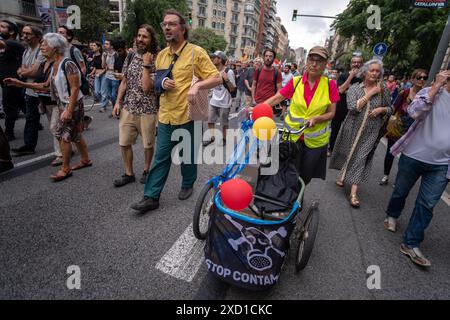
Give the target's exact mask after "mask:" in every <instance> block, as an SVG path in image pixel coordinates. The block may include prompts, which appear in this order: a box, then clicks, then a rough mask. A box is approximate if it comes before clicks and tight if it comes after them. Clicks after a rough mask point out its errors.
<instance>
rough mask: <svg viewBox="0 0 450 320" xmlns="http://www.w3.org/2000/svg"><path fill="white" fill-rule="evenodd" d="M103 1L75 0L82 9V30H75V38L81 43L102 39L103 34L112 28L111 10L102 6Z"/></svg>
mask: <svg viewBox="0 0 450 320" xmlns="http://www.w3.org/2000/svg"><path fill="white" fill-rule="evenodd" d="M102 2H103V1H102V0H75V1H73V3H74V4H75V5H77V6H79V7H80V13H81V17H80V19H81V20H80V21H81V29H80V30H75V36H76V38H77V39H78V41H80V42H81V43H88V42H89V41H92V40H96V41H100V40H101V39H102V34H103V33H105V32H106V31H107V30H108V28H109V27H110V21H111V17H110V13H109V8H108V7H104V6H103V5H102Z"/></svg>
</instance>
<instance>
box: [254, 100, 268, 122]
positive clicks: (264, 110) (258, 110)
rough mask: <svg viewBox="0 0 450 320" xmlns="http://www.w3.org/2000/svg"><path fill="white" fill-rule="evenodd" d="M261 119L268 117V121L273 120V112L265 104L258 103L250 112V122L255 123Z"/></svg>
mask: <svg viewBox="0 0 450 320" xmlns="http://www.w3.org/2000/svg"><path fill="white" fill-rule="evenodd" d="M261 117H269V118H270V119H272V118H273V110H272V107H271V106H269V105H268V104H267V103H260V104H257V105H256V106H255V108H254V109H253V112H252V120H253V121H256V120H257V119H258V118H261Z"/></svg>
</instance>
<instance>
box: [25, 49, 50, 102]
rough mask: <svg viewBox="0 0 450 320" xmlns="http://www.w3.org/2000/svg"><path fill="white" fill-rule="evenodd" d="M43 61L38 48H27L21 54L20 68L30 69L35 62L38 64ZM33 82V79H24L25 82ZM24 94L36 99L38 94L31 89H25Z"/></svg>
mask: <svg viewBox="0 0 450 320" xmlns="http://www.w3.org/2000/svg"><path fill="white" fill-rule="evenodd" d="M44 61H45V58H44V57H43V56H42V53H41V50H40V48H39V46H36V48H34V49H31V48H30V47H28V48H27V49H26V50H25V52H24V53H23V57H22V66H24V67H25V68H31V67H32V66H33V65H34V64H35V63H36V62H38V63H39V64H40V63H42V62H44ZM35 80H36V79H35V78H31V77H29V78H27V79H26V82H29V83H32V82H35ZM25 94H26V95H28V96H31V97H38V94H37V93H36V92H35V91H34V90H33V89H26V90H25Z"/></svg>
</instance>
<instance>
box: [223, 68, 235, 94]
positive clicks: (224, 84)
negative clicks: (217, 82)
mask: <svg viewBox="0 0 450 320" xmlns="http://www.w3.org/2000/svg"><path fill="white" fill-rule="evenodd" d="M230 70H231V69H230V68H228V67H227V68H225V73H226V74H227V75H228V71H230ZM233 74H234V73H233ZM222 82H223V86H224V87H225V89H227V91H228V92H229V93H230V94H231V97H232V98H236V95H237V86H235V87H234V90H233V91H231V90H230V89H229V88H228V85H227V83H226V82H225V81H223V79H222Z"/></svg>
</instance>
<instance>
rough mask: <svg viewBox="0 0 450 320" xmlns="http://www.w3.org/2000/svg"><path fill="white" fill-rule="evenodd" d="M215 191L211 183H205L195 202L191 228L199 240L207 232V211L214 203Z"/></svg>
mask: <svg viewBox="0 0 450 320" xmlns="http://www.w3.org/2000/svg"><path fill="white" fill-rule="evenodd" d="M215 193H216V191H215V190H214V188H213V184H212V183H208V184H205V185H204V186H203V189H202V191H200V195H199V196H198V198H197V202H196V203H195V209H194V221H193V225H192V229H193V231H194V235H195V237H196V238H197V239H199V240H204V239H206V235H207V234H208V224H209V213H210V211H211V208H212V206H213V204H214V195H215Z"/></svg>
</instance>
